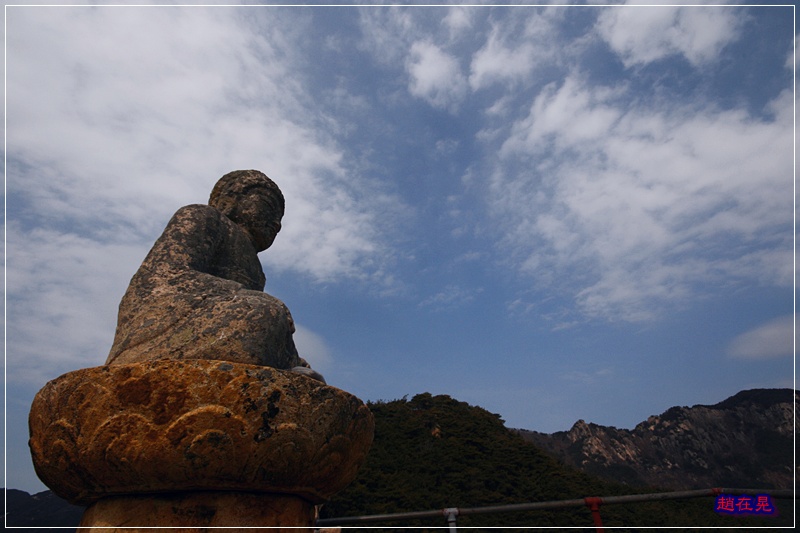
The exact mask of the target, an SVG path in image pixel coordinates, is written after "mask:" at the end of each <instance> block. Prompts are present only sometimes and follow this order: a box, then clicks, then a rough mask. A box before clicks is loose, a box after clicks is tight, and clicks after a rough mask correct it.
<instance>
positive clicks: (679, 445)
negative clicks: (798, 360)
mask: <svg viewBox="0 0 800 533" xmlns="http://www.w3.org/2000/svg"><path fill="white" fill-rule="evenodd" d="M792 396H794V398H793V399H792ZM798 402H800V393H798V392H797V391H793V390H792V389H750V390H744V391H740V392H738V393H737V394H735V395H733V396H731V397H729V398H727V399H725V400H722V401H721V402H718V403H716V404H713V405H704V404H697V405H694V406H691V407H686V406H674V407H670V408H669V409H667V410H666V411H664V412H663V413H661V414H660V415H652V416H650V417H648V418H647V419H646V420H644V421H642V422H640V423H639V424H637V425H636V426H635V427H634V428H633V429H630V430H629V429H618V428H615V427H612V426H601V425H598V424H594V423H587V422H585V421H584V420H578V421H577V422H575V424H574V425H573V426H572V427H571V428H570V429H569V430H567V431H558V432H555V433H549V434H548V433H540V432H536V431H530V430H522V429H519V430H515V431H517V432H518V433H519V434H520V435H522V437H523V438H524V439H525V440H527V441H528V442H531V443H533V444H535V445H536V446H539V447H540V448H541V449H543V450H545V451H546V452H548V453H549V454H550V455H551V456H554V457H556V458H557V459H558V460H559V461H561V462H563V463H564V464H567V465H571V466H574V467H577V468H580V469H581V470H583V471H586V472H588V473H591V474H594V475H597V476H600V477H602V478H604V479H609V480H613V481H617V482H621V483H625V484H629V485H633V486H660V487H664V488H669V489H674V490H685V489H696V488H707V487H714V486H743V487H748V486H756V487H760V488H789V487H791V486H792V482H793V479H794V473H793V471H792V467H791V459H792V457H793V450H792V449H793V436H794V428H795V426H796V422H795V416H796V413H797V405H798Z"/></svg>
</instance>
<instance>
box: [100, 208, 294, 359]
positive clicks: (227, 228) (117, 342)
mask: <svg viewBox="0 0 800 533" xmlns="http://www.w3.org/2000/svg"><path fill="white" fill-rule="evenodd" d="M264 283H265V278H264V273H263V272H262V270H261V264H260V262H259V260H258V254H257V251H256V249H255V247H254V245H253V244H252V242H251V240H250V238H249V237H248V235H247V233H246V232H245V231H244V230H243V229H242V228H241V227H240V226H238V225H237V224H235V223H234V222H233V221H231V220H230V219H229V218H228V217H226V216H225V215H224V214H222V213H221V212H220V211H218V210H217V209H216V208H214V207H212V206H209V205H188V206H186V207H182V208H181V209H179V210H178V211H177V212H176V213H175V215H174V216H173V217H172V219H171V220H170V221H169V223H168V224H167V227H166V229H165V230H164V233H163V234H162V235H161V237H160V238H159V239H158V240H157V241H156V243H155V244H154V245H153V248H152V250H150V253H149V254H148V255H147V257H146V258H145V260H144V262H143V263H142V266H141V267H140V268H139V270H138V272H136V274H135V275H134V276H133V279H131V283H130V286H129V287H128V290H127V291H126V293H125V296H124V297H123V298H122V301H121V303H120V307H119V320H118V323H117V331H116V336H115V338H114V344H113V346H112V348H111V352H110V354H109V356H108V360H107V361H106V364H126V363H133V362H140V361H148V360H154V359H211V360H222V361H231V362H238V363H245V364H252V365H263V366H270V367H273V368H278V369H291V368H293V367H297V366H300V365H301V364H303V363H304V362H301V359H300V358H299V356H298V354H297V349H296V348H295V345H294V341H293V339H292V334H293V333H294V329H295V328H294V322H293V320H292V316H291V314H290V313H289V310H288V309H287V308H286V306H285V305H284V304H283V302H281V301H280V300H278V299H277V298H274V297H272V296H270V295H269V294H266V293H264V292H263V289H264Z"/></svg>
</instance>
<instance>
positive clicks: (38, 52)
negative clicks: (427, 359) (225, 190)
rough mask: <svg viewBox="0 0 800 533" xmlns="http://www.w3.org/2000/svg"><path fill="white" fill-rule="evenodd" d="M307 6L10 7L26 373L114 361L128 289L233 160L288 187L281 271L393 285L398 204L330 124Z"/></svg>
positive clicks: (17, 349)
mask: <svg viewBox="0 0 800 533" xmlns="http://www.w3.org/2000/svg"><path fill="white" fill-rule="evenodd" d="M296 13H297V14H298V15H300V13H299V12H297V11H282V10H278V9H276V10H270V11H269V12H268V13H267V11H265V10H254V11H249V12H247V13H244V12H243V11H242V10H238V9H206V8H196V7H195V8H154V9H142V8H139V9H136V8H130V9H128V8H123V9H111V8H103V7H95V8H88V7H87V8H64V9H26V8H10V9H9V10H8V15H9V16H8V20H7V39H8V47H7V56H8V85H7V98H8V117H7V120H8V139H7V141H8V154H7V156H8V168H7V186H8V198H7V200H8V206H9V210H8V217H9V224H8V227H7V231H8V249H7V251H6V252H7V257H8V298H9V311H8V317H7V326H8V331H9V346H8V348H9V352H8V353H9V368H10V370H11V371H13V372H14V375H15V377H17V378H18V379H22V380H25V379H30V380H32V381H37V380H44V377H43V376H49V377H53V372H56V371H59V370H62V369H63V370H64V371H66V370H68V369H74V368H77V367H81V366H91V365H92V364H100V363H102V362H103V361H104V360H105V357H106V354H107V351H108V348H109V345H110V342H111V339H112V338H113V331H114V326H115V323H116V312H117V305H118V303H119V299H120V298H121V296H122V293H123V292H124V291H125V288H126V287H127V284H128V281H129V280H130V276H131V275H132V274H133V273H134V272H135V270H136V268H137V267H138V265H139V264H140V262H141V261H142V259H143V258H144V255H145V254H146V252H147V250H148V249H149V247H150V246H151V245H152V243H153V241H154V240H155V238H156V237H157V236H158V234H159V233H160V231H161V230H162V229H163V227H164V226H165V225H166V223H167V221H168V219H169V217H170V216H171V214H172V213H173V212H174V211H175V210H176V209H177V208H179V207H180V206H182V205H186V204H189V203H205V202H206V201H207V199H208V195H209V193H210V191H211V188H212V186H213V184H214V183H215V181H216V180H217V179H218V178H219V177H220V176H222V175H223V174H224V173H226V172H228V171H231V170H234V169H238V168H257V169H260V170H263V171H264V172H266V173H267V174H268V175H270V176H271V177H273V178H274V179H275V180H276V181H277V182H278V184H279V185H280V187H281V189H282V190H283V192H284V195H285V196H286V201H287V213H286V216H285V217H284V220H283V223H284V224H283V226H284V229H283V231H282V232H281V234H280V235H279V237H278V239H277V241H276V243H275V245H274V246H273V247H272V248H271V249H270V250H268V251H267V252H266V253H264V254H263V261H264V262H265V263H266V264H267V266H268V269H272V270H276V269H277V270H288V271H294V272H297V273H300V274H302V275H305V276H307V277H308V278H309V279H312V280H342V279H354V278H355V279H361V278H365V277H366V278H369V279H371V280H372V281H376V282H378V283H379V284H380V283H381V282H384V281H386V276H385V271H384V270H383V265H384V264H385V263H386V261H387V259H388V258H389V257H390V255H391V253H390V252H389V251H387V250H386V246H385V241H384V236H382V235H381V228H382V227H386V226H387V225H390V224H391V222H390V221H389V220H387V219H388V218H389V217H390V216H391V213H392V210H391V209H387V205H394V204H396V203H397V202H396V201H395V200H394V199H393V198H392V197H391V196H389V195H388V194H386V193H384V192H383V191H382V190H381V189H380V186H377V185H376V184H374V183H372V182H370V181H369V180H368V179H367V178H365V177H364V176H363V175H362V174H360V173H359V172H357V171H354V170H353V169H352V168H349V167H348V164H347V162H346V161H345V160H344V150H343V149H342V147H340V146H339V145H337V143H336V142H335V141H334V140H333V139H332V138H331V137H330V136H329V135H328V134H327V133H325V132H327V131H329V130H327V129H325V128H321V127H318V126H319V124H320V120H324V116H325V113H324V111H323V110H320V109H317V108H315V107H314V103H313V99H312V98H311V97H310V96H309V94H308V92H307V90H306V86H304V85H303V83H302V82H303V78H302V73H303V64H302V61H301V60H300V59H299V58H298V54H299V50H300V48H301V44H302V43H297V42H295V41H293V39H295V38H296V37H297V35H296V34H294V33H292V31H295V30H297V29H298V28H300V27H302V25H303V24H304V23H305V22H304V20H305V19H304V18H303V17H302V16H297V17H295V14H296ZM264 16H268V17H269V20H267V21H265V20H262V19H261V17H264ZM267 23H268V24H267ZM261 25H263V26H268V27H270V28H271V30H270V32H269V33H264V32H262V31H260V30H259V27H260V26H261ZM281 28H288V29H287V30H286V32H282V31H281ZM143 29H146V31H143ZM302 42H305V41H302ZM289 72H292V74H291V75H290V74H288V73H289ZM320 117H322V118H320ZM365 190H370V191H375V192H376V193H377V194H376V195H375V196H371V197H366V195H364V194H363V193H364V191H365ZM379 278H382V279H379ZM268 289H269V288H268ZM41 332H51V334H49V335H47V336H46V338H42V333H41ZM300 337H301V339H302V338H310V337H311V335H310V334H307V332H306V333H301V335H300ZM312 344H313V343H312ZM323 359H324V357H323Z"/></svg>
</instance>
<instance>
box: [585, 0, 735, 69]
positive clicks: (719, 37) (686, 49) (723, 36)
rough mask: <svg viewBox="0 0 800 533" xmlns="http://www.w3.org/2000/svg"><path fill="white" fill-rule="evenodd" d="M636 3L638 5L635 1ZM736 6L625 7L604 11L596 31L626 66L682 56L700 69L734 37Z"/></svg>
mask: <svg viewBox="0 0 800 533" xmlns="http://www.w3.org/2000/svg"><path fill="white" fill-rule="evenodd" d="M637 3H638V2H637ZM736 10H737V8H736V7H725V8H721V7H698V6H693V7H688V6H683V7H681V6H624V7H615V8H608V9H604V10H603V12H602V13H601V15H600V17H599V19H598V24H597V30H598V32H599V34H600V35H601V36H602V37H603V38H604V39H605V40H606V41H608V44H609V45H610V46H611V48H612V50H614V51H615V52H616V53H617V54H619V55H620V57H621V59H622V61H623V63H624V64H625V66H626V67H631V66H636V65H643V64H647V63H651V62H653V61H657V60H659V59H663V58H665V57H668V56H670V55H675V54H680V55H683V56H684V57H685V58H686V59H687V60H688V61H689V62H690V63H691V64H692V65H694V66H696V67H699V66H701V65H703V64H704V63H708V62H709V61H713V60H714V59H715V58H716V57H717V56H718V54H719V53H720V52H721V51H722V49H723V48H724V47H725V46H726V45H727V44H728V43H730V42H732V41H733V40H735V39H736V38H737V33H738V27H739V20H738V19H737V15H738V14H740V13H737V11H736Z"/></svg>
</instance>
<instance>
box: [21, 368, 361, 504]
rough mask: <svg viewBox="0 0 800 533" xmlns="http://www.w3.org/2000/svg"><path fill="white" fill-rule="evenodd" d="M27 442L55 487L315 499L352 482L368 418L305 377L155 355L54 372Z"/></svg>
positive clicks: (88, 492) (66, 494)
mask: <svg viewBox="0 0 800 533" xmlns="http://www.w3.org/2000/svg"><path fill="white" fill-rule="evenodd" d="M29 423H30V432H31V438H30V448H31V454H32V456H33V461H34V466H35V468H36V472H37V474H38V475H39V477H40V478H41V479H42V481H44V482H45V484H47V485H48V486H49V487H50V488H51V489H52V490H53V492H55V493H56V494H58V495H59V496H61V497H62V498H64V499H66V500H69V501H70V502H73V503H79V504H90V503H92V502H94V501H97V500H98V499H100V498H102V497H106V496H113V495H123V494H128V495H130V494H142V493H159V492H175V491H192V490H226V491H227V490H232V491H259V492H271V493H284V494H292V495H297V496H300V497H303V498H305V499H307V500H308V501H311V502H320V501H323V500H325V499H327V498H329V497H330V496H332V495H333V494H335V493H336V492H338V491H340V490H341V489H343V488H344V487H345V486H346V485H347V484H349V483H350V481H352V479H353V478H354V477H355V475H356V472H357V470H358V468H359V467H360V465H361V464H362V462H363V461H364V459H365V457H366V454H367V452H368V450H369V447H370V445H371V443H372V434H373V429H374V421H373V418H372V414H371V413H370V412H369V409H368V408H367V407H366V406H365V405H364V404H363V403H362V402H361V401H360V400H359V399H358V398H356V397H354V396H352V395H351V394H348V393H347V392H344V391H342V390H339V389H336V388H334V387H330V386H327V385H324V384H322V383H321V382H319V381H316V380H313V379H310V378H308V377H306V376H303V375H300V374H295V373H293V372H285V371H280V370H276V369H271V368H266V367H260V366H255V365H245V364H239V363H230V362H221V361H208V360H191V361H177V360H170V359H162V360H158V361H145V362H140V363H131V364H126V365H107V366H101V367H94V368H87V369H83V370H77V371H75V372H70V373H67V374H64V375H63V376H61V377H59V378H56V379H55V380H53V381H51V382H49V383H48V384H47V385H45V387H44V388H43V389H42V390H41V391H39V393H38V394H37V395H36V398H35V399H34V402H33V405H32V408H31V413H30V419H29Z"/></svg>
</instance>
